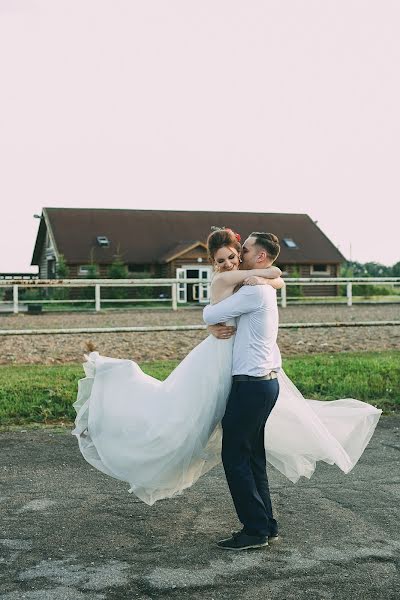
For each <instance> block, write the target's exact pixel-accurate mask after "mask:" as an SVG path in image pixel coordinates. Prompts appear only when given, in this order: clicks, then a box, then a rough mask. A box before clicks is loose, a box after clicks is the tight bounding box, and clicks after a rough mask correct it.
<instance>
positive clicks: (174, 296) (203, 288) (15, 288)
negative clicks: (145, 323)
mask: <svg viewBox="0 0 400 600" xmlns="http://www.w3.org/2000/svg"><path fill="white" fill-rule="evenodd" d="M285 282H286V287H284V288H283V289H282V290H281V292H280V304H281V306H282V307H286V306H287V304H288V296H289V297H290V294H289V292H290V286H310V285H311V286H316V285H318V286H326V285H329V286H332V285H337V286H339V285H345V286H346V302H347V306H352V304H353V285H354V284H357V285H379V286H383V285H384V286H391V287H393V288H398V287H399V286H400V277H380V278H370V277H352V278H348V277H337V278H333V277H327V278H324V279H321V278H316V277H315V278H297V279H294V278H293V279H292V278H288V279H285ZM189 284H194V285H195V286H196V287H197V294H196V296H197V298H202V297H203V298H204V297H208V293H206V292H207V290H208V289H209V285H210V281H208V280H204V279H203V280H201V279H32V280H25V279H17V280H15V279H14V280H12V281H9V280H0V307H1V306H5V307H7V305H11V306H10V308H11V307H12V311H13V312H14V313H15V314H17V313H18V312H19V310H20V307H21V306H23V305H32V304H36V305H46V304H50V305H51V304H62V305H66V304H78V303H80V304H82V303H84V304H94V308H95V310H96V311H97V312H98V311H100V310H101V308H102V306H104V305H106V304H108V303H113V304H117V303H118V304H124V303H128V304H132V303H134V302H139V303H143V302H151V303H156V302H157V303H158V302H159V303H166V302H168V303H171V306H172V310H177V308H178V306H179V305H181V306H183V305H184V304H183V303H180V302H179V298H180V290H182V286H185V285H189ZM148 287H151V288H157V287H158V288H169V289H170V295H169V296H168V297H158V298H114V299H110V298H102V296H101V292H102V289H110V288H148ZM5 288H8V289H10V288H12V299H11V300H2V298H3V291H4V289H5ZM40 288H47V289H56V288H60V289H69V288H94V297H93V298H85V299H59V300H55V299H35V300H26V299H23V298H21V296H20V292H21V290H26V289H30V290H32V289H40ZM163 296H164V295H163ZM337 298H339V296H338V297H337ZM322 299H323V297H321V298H319V300H320V301H321V300H322ZM314 300H315V299H314ZM399 302H400V296H399ZM307 303H309V304H311V303H312V299H311V298H310V299H309V300H308V301H307Z"/></svg>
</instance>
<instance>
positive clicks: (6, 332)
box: [0, 321, 400, 336]
mask: <svg viewBox="0 0 400 600" xmlns="http://www.w3.org/2000/svg"><path fill="white" fill-rule="evenodd" d="M393 325H400V321H342V322H339V321H338V322H336V321H335V322H332V323H319V322H318V323H317V322H316V323H280V324H279V329H313V328H317V329H321V328H331V327H383V326H393ZM205 329H207V325H156V326H152V325H148V326H143V327H74V328H71V329H65V328H63V329H61V328H60V329H0V336H12V335H70V334H82V333H154V332H157V331H203V330H205Z"/></svg>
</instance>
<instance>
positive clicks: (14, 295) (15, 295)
mask: <svg viewBox="0 0 400 600" xmlns="http://www.w3.org/2000/svg"><path fill="white" fill-rule="evenodd" d="M13 301H14V308H13V312H14V314H15V315H16V314H18V286H17V285H13Z"/></svg>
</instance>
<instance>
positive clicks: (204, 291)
mask: <svg viewBox="0 0 400 600" xmlns="http://www.w3.org/2000/svg"><path fill="white" fill-rule="evenodd" d="M211 274H212V268H211V267H202V268H200V269H199V279H203V280H205V281H207V280H210V279H211ZM199 302H200V303H201V304H207V302H210V284H209V283H200V286H199Z"/></svg>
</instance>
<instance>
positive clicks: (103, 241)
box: [96, 235, 110, 248]
mask: <svg viewBox="0 0 400 600" xmlns="http://www.w3.org/2000/svg"><path fill="white" fill-rule="evenodd" d="M96 240H97V243H98V245H99V246H100V247H101V248H108V247H109V245H110V242H109V239H108V237H107V236H106V235H98V236H97V238H96Z"/></svg>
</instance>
